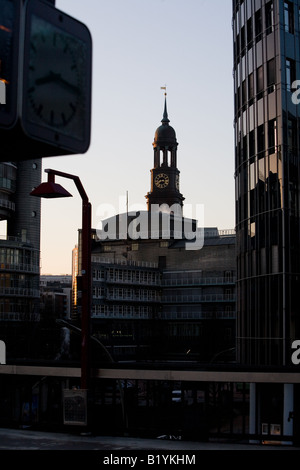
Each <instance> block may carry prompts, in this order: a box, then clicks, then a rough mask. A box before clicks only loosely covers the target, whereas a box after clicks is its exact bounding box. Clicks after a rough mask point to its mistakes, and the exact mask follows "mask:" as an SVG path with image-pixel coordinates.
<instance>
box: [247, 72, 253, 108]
mask: <svg viewBox="0 0 300 470" xmlns="http://www.w3.org/2000/svg"><path fill="white" fill-rule="evenodd" d="M248 94H249V105H251V104H252V103H253V98H254V75H253V73H250V75H249V76H248Z"/></svg>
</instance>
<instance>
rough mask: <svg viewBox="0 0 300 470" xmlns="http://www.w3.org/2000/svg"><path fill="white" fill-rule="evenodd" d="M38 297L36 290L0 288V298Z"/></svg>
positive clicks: (38, 293) (38, 292)
mask: <svg viewBox="0 0 300 470" xmlns="http://www.w3.org/2000/svg"><path fill="white" fill-rule="evenodd" d="M7 296H13V297H35V298H39V297H40V291H39V290H38V289H26V288H22V287H0V297H7Z"/></svg>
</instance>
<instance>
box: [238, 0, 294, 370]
mask: <svg viewBox="0 0 300 470" xmlns="http://www.w3.org/2000/svg"><path fill="white" fill-rule="evenodd" d="M232 27H233V39H234V74H233V76H234V94H235V107H234V127H235V183H236V232H237V298H238V300H237V350H238V361H239V362H242V363H243V364H249V365H256V364H260V365H276V366H281V365H289V364H291V354H292V350H291V344H292V341H293V340H294V339H300V331H299V330H300V325H299V323H300V312H299V305H300V284H299V282H300V277H299V276H300V266H299V264H300V256H299V222H300V219H299V158H300V156H299V145H300V143H299V138H300V135H299V127H300V121H299V119H300V105H299V104H297V101H298V100H297V98H298V96H299V93H297V82H296V80H297V78H298V79H300V38H299V32H300V1H299V0H293V1H283V0H271V1H266V0H233V21H232ZM299 101H300V100H299Z"/></svg>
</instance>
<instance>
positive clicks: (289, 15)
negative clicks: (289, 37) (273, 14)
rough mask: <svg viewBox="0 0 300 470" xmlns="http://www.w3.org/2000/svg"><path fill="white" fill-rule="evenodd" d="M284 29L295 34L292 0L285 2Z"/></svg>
mask: <svg viewBox="0 0 300 470" xmlns="http://www.w3.org/2000/svg"><path fill="white" fill-rule="evenodd" d="M284 29H285V31H286V32H287V33H290V34H294V5H293V3H291V2H284Z"/></svg>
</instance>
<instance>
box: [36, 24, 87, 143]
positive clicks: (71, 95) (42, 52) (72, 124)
mask: <svg viewBox="0 0 300 470" xmlns="http://www.w3.org/2000/svg"><path fill="white" fill-rule="evenodd" d="M82 52H84V51H83V47H82V44H80V41H78V40H75V38H72V37H71V35H69V34H66V33H64V32H63V31H62V30H60V29H58V28H56V27H55V26H53V25H52V24H49V23H47V22H46V21H45V20H43V19H41V18H38V17H33V21H32V32H31V40H30V56H29V74H28V100H29V108H28V117H29V119H30V120H31V121H33V122H36V123H43V124H44V125H46V126H49V127H51V128H52V129H57V130H58V131H61V132H62V133H63V134H67V135H72V134H73V133H76V134H77V136H78V137H79V138H80V137H81V136H82V132H83V126H82V117H83V113H84V107H85V102H84V96H83V87H84V72H83V67H82V58H81V57H82Z"/></svg>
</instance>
